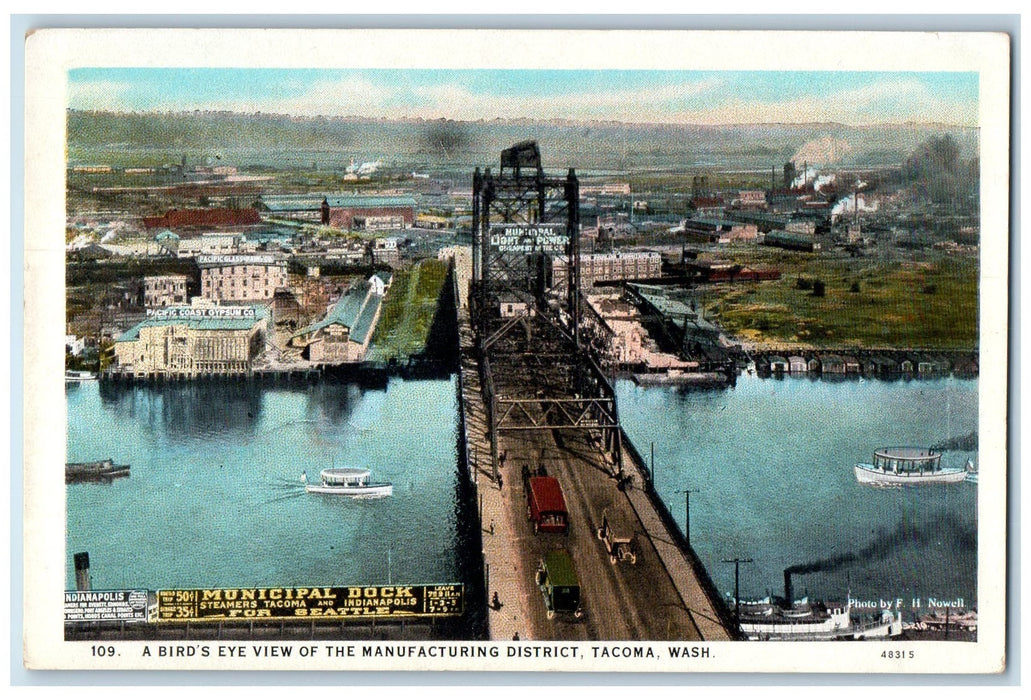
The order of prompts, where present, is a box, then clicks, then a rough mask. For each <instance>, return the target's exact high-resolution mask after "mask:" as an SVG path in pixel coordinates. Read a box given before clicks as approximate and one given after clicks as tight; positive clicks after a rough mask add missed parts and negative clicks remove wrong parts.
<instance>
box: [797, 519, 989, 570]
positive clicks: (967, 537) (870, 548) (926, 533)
mask: <svg viewBox="0 0 1031 700" xmlns="http://www.w3.org/2000/svg"><path fill="white" fill-rule="evenodd" d="M939 540H943V541H944V540H947V541H949V542H950V544H952V546H954V547H962V548H968V549H973V548H976V547H977V531H976V530H975V529H974V528H971V527H969V526H968V525H965V524H964V523H962V522H960V520H959V518H958V517H956V516H955V515H953V514H951V513H946V514H945V516H944V517H942V518H941V519H940V520H938V521H936V522H934V523H931V524H923V525H911V524H907V523H905V522H904V521H900V522H899V524H898V526H896V527H895V528H894V529H883V530H880V531H879V532H878V534H877V537H876V538H874V540H873V541H872V542H871V543H870V544H868V545H867V546H865V547H863V548H862V549H859V550H856V551H854V552H847V553H845V554H838V555H836V556H833V557H828V558H826V559H818V560H816V561H811V562H807V563H805V564H795V565H794V566H790V567H788V568H787V569H786V570H785V572H784V573H785V574H814V573H817V572H830V571H838V570H839V569H842V568H844V567H846V566H848V565H849V564H857V563H871V562H877V561H881V560H883V559H886V558H887V557H888V555H890V554H891V553H892V552H894V551H895V550H896V549H898V548H899V547H903V546H906V545H914V544H916V545H927V544H931V543H932V542H937V541H939Z"/></svg>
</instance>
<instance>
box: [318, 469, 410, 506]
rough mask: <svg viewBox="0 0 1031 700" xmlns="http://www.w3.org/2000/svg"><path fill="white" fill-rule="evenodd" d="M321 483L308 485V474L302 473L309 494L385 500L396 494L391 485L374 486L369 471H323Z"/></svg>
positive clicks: (320, 474)
mask: <svg viewBox="0 0 1031 700" xmlns="http://www.w3.org/2000/svg"><path fill="white" fill-rule="evenodd" d="M319 478H320V483H318V484H310V483H308V474H307V473H302V475H301V479H302V481H304V490H305V491H307V492H308V493H327V494H331V495H334V496H350V497H352V498H385V497H386V496H389V495H391V494H392V493H393V492H394V487H393V485H391V484H385V483H384V484H374V483H370V481H369V470H368V469H352V468H348V467H341V468H331V469H323V470H322V471H321V472H320V473H319Z"/></svg>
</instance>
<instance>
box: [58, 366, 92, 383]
mask: <svg viewBox="0 0 1031 700" xmlns="http://www.w3.org/2000/svg"><path fill="white" fill-rule="evenodd" d="M96 379H97V375H95V374H94V373H93V372H87V371H85V370H75V369H69V370H65V373H64V383H65V384H77V383H79V382H92V381H96Z"/></svg>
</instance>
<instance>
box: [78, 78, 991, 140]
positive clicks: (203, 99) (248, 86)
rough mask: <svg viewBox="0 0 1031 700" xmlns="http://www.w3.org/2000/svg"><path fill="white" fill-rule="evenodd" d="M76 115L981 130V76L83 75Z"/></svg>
mask: <svg viewBox="0 0 1031 700" xmlns="http://www.w3.org/2000/svg"><path fill="white" fill-rule="evenodd" d="M68 78H69V82H68V106H69V107H70V108H72V109H84V110H109V111H123V112H131V111H136V112H151V111H158V112H165V111H173V112H175V111H193V110H226V111H233V112H245V113H254V112H264V113H274V114H290V115H294V116H303V117H313V116H319V115H321V116H326V117H342V116H359V117H369V118H423V119H441V118H444V119H455V120H479V119H484V120H491V119H497V118H502V119H514V118H539V119H571V120H577V121H591V120H613V121H623V122H637V123H642V122H662V123H677V124H737V123H747V124H756V123H759V124H761V123H808V122H840V123H843V124H849V125H864V124H889V123H890V124H896V123H903V122H924V123H926V122H937V123H943V124H951V125H958V126H976V125H977V114H978V108H977V104H978V103H977V99H978V79H977V74H976V73H914V72H906V73H882V72H877V73H875V72H831V71H806V72H774V71H612V70H608V71H601V70H482V69H481V70H323V69H303V70H302V69H220V68H203V69H186V68H162V69H152V68H148V69H136V68H118V69H112V68H88V69H76V70H73V71H70V72H69V74H68Z"/></svg>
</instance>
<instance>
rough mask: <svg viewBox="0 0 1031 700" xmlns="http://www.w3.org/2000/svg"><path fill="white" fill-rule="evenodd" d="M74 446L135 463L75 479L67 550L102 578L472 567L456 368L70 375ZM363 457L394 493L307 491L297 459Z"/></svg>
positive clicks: (150, 584) (399, 574)
mask: <svg viewBox="0 0 1031 700" xmlns="http://www.w3.org/2000/svg"><path fill="white" fill-rule="evenodd" d="M67 403H68V460H69V461H88V460H95V459H102V458H106V457H112V458H114V460H115V461H116V462H121V463H129V464H131V465H132V474H131V476H130V477H128V478H125V479H118V480H116V481H115V482H114V483H112V484H110V485H100V484H77V485H73V486H69V487H68V488H67V513H68V521H67V560H68V563H67V564H66V570H67V584H68V587H69V588H73V587H74V585H73V584H74V572H73V571H72V565H71V555H72V553H74V552H79V551H88V552H89V553H90V564H91V574H92V583H93V588H94V589H102V588H130V587H139V588H146V589H150V590H156V589H159V588H162V587H169V588H175V587H251V586H255V587H256V586H311V585H320V586H321V585H327V586H328V585H347V584H363V583H368V584H380V583H387V582H404V583H449V582H454V581H459V580H461V579H460V578H459V572H458V570H457V565H456V559H455V544H454V541H455V531H456V527H455V510H456V509H455V502H456V497H455V486H456V478H457V472H456V456H455V455H456V432H455V431H456V425H457V423H456V411H457V404H456V399H455V383H454V381H453V380H443V381H417V382H408V381H401V380H392V381H391V382H390V383H389V385H388V386H387V388H386V389H385V390H370V389H361V388H359V387H357V386H354V385H348V384H332V383H326V382H323V383H320V384H318V385H314V386H303V387H296V388H285V387H267V386H266V387H261V386H258V385H253V384H244V383H216V384H204V383H200V382H197V383H190V384H175V385H165V386H155V387H146V386H133V387H124V386H108V385H104V386H103V387H99V386H98V385H97V383H89V384H83V385H81V386H78V387H70V388H69V389H68V391H67ZM330 466H337V467H343V466H355V467H367V468H369V469H370V470H371V471H372V477H373V479H374V480H377V481H389V482H391V483H393V484H394V494H393V496H392V497H391V498H385V499H377V500H367V501H362V500H351V499H347V498H339V497H333V496H324V495H317V494H308V493H305V492H304V490H303V487H302V484H301V473H302V471H305V470H306V471H307V474H308V477H309V478H313V479H315V480H317V479H318V473H319V470H320V469H321V468H324V467H330Z"/></svg>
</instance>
